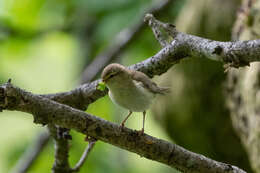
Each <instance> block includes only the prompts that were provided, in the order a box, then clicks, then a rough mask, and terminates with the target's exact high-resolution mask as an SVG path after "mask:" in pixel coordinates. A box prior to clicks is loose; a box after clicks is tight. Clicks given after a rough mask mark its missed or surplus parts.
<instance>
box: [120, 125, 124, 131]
mask: <svg viewBox="0 0 260 173" xmlns="http://www.w3.org/2000/svg"><path fill="white" fill-rule="evenodd" d="M124 127H125V124H124V123H121V124H120V126H119V129H120V131H122V130H123V128H124Z"/></svg>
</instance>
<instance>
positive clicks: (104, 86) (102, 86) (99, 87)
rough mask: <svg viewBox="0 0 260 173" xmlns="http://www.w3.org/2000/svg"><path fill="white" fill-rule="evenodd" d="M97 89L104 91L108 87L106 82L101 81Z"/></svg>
mask: <svg viewBox="0 0 260 173" xmlns="http://www.w3.org/2000/svg"><path fill="white" fill-rule="evenodd" d="M97 89H98V90H100V91H104V90H105V89H106V84H105V83H104V82H99V83H98V86H97Z"/></svg>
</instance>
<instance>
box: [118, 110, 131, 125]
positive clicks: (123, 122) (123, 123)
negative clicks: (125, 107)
mask: <svg viewBox="0 0 260 173" xmlns="http://www.w3.org/2000/svg"><path fill="white" fill-rule="evenodd" d="M131 114H132V111H129V113H128V115H127V117H126V118H125V119H124V120H123V121H122V123H121V124H120V127H124V126H125V122H126V120H127V119H128V118H129V117H130V115H131Z"/></svg>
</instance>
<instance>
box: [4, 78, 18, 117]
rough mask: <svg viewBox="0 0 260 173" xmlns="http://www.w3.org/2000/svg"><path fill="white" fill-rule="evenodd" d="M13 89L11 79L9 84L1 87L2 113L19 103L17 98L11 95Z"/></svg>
mask: <svg viewBox="0 0 260 173" xmlns="http://www.w3.org/2000/svg"><path fill="white" fill-rule="evenodd" d="M12 88H13V86H12V84H11V79H8V81H7V83H5V84H3V85H1V86H0V112H2V111H3V110H4V109H7V108H8V109H10V108H12V107H13V105H14V104H16V103H17V100H16V98H15V97H13V96H12V94H11V93H12Z"/></svg>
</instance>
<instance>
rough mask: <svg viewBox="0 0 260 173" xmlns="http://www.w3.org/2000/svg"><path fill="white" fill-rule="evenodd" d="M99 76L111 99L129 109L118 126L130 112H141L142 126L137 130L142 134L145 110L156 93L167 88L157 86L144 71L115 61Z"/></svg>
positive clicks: (121, 125)
mask: <svg viewBox="0 0 260 173" xmlns="http://www.w3.org/2000/svg"><path fill="white" fill-rule="evenodd" d="M101 78H102V81H103V82H104V83H105V84H106V86H107V87H108V89H109V93H108V95H109V97H110V98H111V100H112V101H113V102H114V103H116V104H118V105H119V106H121V107H123V108H125V109H128V110H129V113H128V115H127V117H126V118H125V119H124V120H123V121H122V123H121V124H120V127H124V124H125V122H126V120H127V119H128V118H129V117H130V115H131V114H132V112H143V128H142V130H141V131H139V132H140V133H141V134H143V133H144V123H145V114H146V110H147V109H148V108H149V106H150V105H151V103H152V101H153V99H154V98H155V95H156V94H165V93H167V92H168V91H169V88H161V87H158V86H157V85H156V83H154V82H153V81H152V80H151V79H150V78H149V77H148V76H146V75H145V74H144V73H142V72H139V71H135V70H130V69H128V68H127V67H125V66H123V65H121V64H116V63H113V64H109V65H108V66H106V67H105V68H104V70H103V72H102V75H101Z"/></svg>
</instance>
